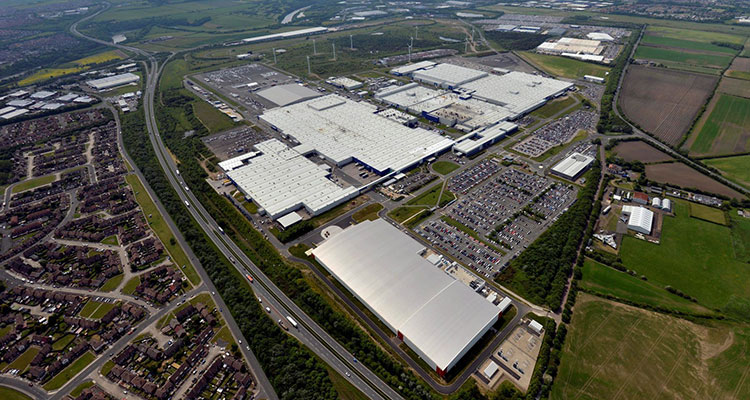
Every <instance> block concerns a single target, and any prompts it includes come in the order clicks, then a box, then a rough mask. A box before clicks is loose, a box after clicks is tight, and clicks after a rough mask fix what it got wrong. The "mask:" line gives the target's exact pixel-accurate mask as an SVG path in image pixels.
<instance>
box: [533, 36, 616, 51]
mask: <svg viewBox="0 0 750 400" xmlns="http://www.w3.org/2000/svg"><path fill="white" fill-rule="evenodd" d="M601 44H602V42H601V41H599V40H586V39H576V38H569V37H564V38H560V39H558V40H557V41H546V42H544V43H542V44H540V45H539V46H538V47H537V49H539V50H542V51H546V52H556V53H563V52H564V53H583V54H599V53H601V52H602V50H603V48H602V47H601Z"/></svg>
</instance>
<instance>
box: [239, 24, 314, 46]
mask: <svg viewBox="0 0 750 400" xmlns="http://www.w3.org/2000/svg"><path fill="white" fill-rule="evenodd" d="M326 32H328V28H324V27H322V26H319V27H315V28H304V29H296V30H293V31H287V32H281V33H273V34H270V35H262V36H255V37H251V38H246V39H242V43H245V44H247V43H259V42H267V41H269V40H282V39H291V38H294V37H299V36H310V35H317V34H320V33H326Z"/></svg>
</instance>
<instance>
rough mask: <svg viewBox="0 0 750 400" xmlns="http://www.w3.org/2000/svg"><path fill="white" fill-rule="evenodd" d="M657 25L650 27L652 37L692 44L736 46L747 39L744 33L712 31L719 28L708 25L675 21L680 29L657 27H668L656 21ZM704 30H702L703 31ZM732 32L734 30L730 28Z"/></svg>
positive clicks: (664, 23) (660, 21)
mask: <svg viewBox="0 0 750 400" xmlns="http://www.w3.org/2000/svg"><path fill="white" fill-rule="evenodd" d="M655 22H656V23H654V24H652V25H651V26H649V27H648V30H647V32H648V33H650V34H652V35H654V34H655V35H658V36H662V37H666V38H673V39H680V40H689V41H691V42H704V43H711V42H727V43H734V44H743V43H744V42H745V37H744V34H743V33H742V32H734V33H727V32H716V31H711V30H710V28H718V26H716V25H714V26H709V25H708V24H702V23H701V24H692V23H686V22H684V21H675V22H676V25H680V26H681V27H680V28H674V27H668V26H655V25H660V24H663V25H666V21H664V22H662V20H656V21H655ZM701 28H702V29H701ZM729 29H730V30H734V28H732V27H729Z"/></svg>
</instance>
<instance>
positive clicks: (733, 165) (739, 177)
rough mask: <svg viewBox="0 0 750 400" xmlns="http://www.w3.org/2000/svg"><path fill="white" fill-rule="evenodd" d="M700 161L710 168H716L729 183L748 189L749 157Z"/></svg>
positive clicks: (749, 182) (749, 177)
mask: <svg viewBox="0 0 750 400" xmlns="http://www.w3.org/2000/svg"><path fill="white" fill-rule="evenodd" d="M701 161H703V163H704V164H706V165H708V166H710V167H714V168H717V169H718V170H719V171H721V174H722V175H723V176H724V177H725V178H727V179H729V180H730V181H733V182H736V183H738V184H740V185H743V186H745V187H747V188H749V189H750V155H743V156H735V157H722V158H711V159H705V160H701Z"/></svg>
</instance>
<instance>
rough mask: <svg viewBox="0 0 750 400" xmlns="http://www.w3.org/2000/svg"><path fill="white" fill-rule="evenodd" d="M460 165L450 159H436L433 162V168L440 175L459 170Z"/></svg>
mask: <svg viewBox="0 0 750 400" xmlns="http://www.w3.org/2000/svg"><path fill="white" fill-rule="evenodd" d="M458 168H459V165H458V164H456V163H454V162H450V161H436V162H435V163H433V164H432V170H433V171H435V172H437V173H438V174H440V175H448V174H450V173H451V172H453V171H455V170H457V169H458Z"/></svg>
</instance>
